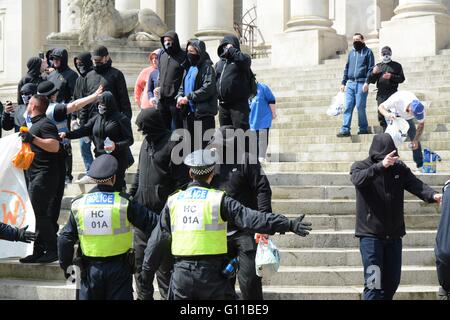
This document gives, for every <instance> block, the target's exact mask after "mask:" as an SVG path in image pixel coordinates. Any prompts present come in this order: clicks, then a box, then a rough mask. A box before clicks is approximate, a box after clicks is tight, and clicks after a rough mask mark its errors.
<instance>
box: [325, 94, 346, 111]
mask: <svg viewBox="0 0 450 320" xmlns="http://www.w3.org/2000/svg"><path fill="white" fill-rule="evenodd" d="M344 105H345V92H342V91H339V92H338V94H337V95H335V96H334V97H333V100H332V102H331V105H330V106H329V107H328V110H327V115H329V116H332V117H336V116H338V115H340V114H341V113H343V112H344Z"/></svg>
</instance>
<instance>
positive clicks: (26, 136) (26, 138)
mask: <svg viewBox="0 0 450 320" xmlns="http://www.w3.org/2000/svg"><path fill="white" fill-rule="evenodd" d="M19 137H21V138H22V142H25V143H33V140H34V136H33V135H32V134H31V133H29V132H20V133H19Z"/></svg>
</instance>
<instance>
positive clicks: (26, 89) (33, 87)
mask: <svg viewBox="0 0 450 320" xmlns="http://www.w3.org/2000/svg"><path fill="white" fill-rule="evenodd" d="M37 88H38V86H37V84H34V83H26V84H24V85H23V86H22V88H20V93H21V94H26V95H33V94H36V93H37Z"/></svg>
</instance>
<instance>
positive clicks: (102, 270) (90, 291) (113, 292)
mask: <svg viewBox="0 0 450 320" xmlns="http://www.w3.org/2000/svg"><path fill="white" fill-rule="evenodd" d="M84 264H85V268H86V275H85V276H84V277H83V278H81V281H80V290H79V296H78V298H79V300H133V276H132V274H131V271H130V266H129V265H127V264H126V263H125V261H124V260H123V259H120V258H114V259H113V260H111V261H107V260H106V261H85V262H84Z"/></svg>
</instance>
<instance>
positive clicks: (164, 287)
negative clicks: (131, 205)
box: [134, 229, 173, 300]
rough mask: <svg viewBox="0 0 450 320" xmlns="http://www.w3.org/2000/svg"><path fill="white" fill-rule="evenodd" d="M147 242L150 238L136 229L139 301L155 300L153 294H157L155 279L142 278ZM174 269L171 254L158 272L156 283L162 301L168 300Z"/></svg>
mask: <svg viewBox="0 0 450 320" xmlns="http://www.w3.org/2000/svg"><path fill="white" fill-rule="evenodd" d="M147 242H148V237H146V235H145V234H144V233H143V232H142V231H140V230H139V229H135V233H134V249H135V250H136V253H135V254H136V273H135V274H134V279H135V280H136V291H137V296H138V299H139V300H153V294H154V292H155V289H154V288H153V278H151V279H146V280H147V281H144V280H143V279H142V276H141V272H142V263H143V261H144V255H145V248H147ZM172 268H173V258H172V256H171V255H170V254H167V255H165V256H164V258H163V261H161V265H160V267H159V269H158V271H156V281H157V282H158V288H159V294H160V295H161V299H162V300H167V296H168V291H169V285H170V277H171V275H172Z"/></svg>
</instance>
